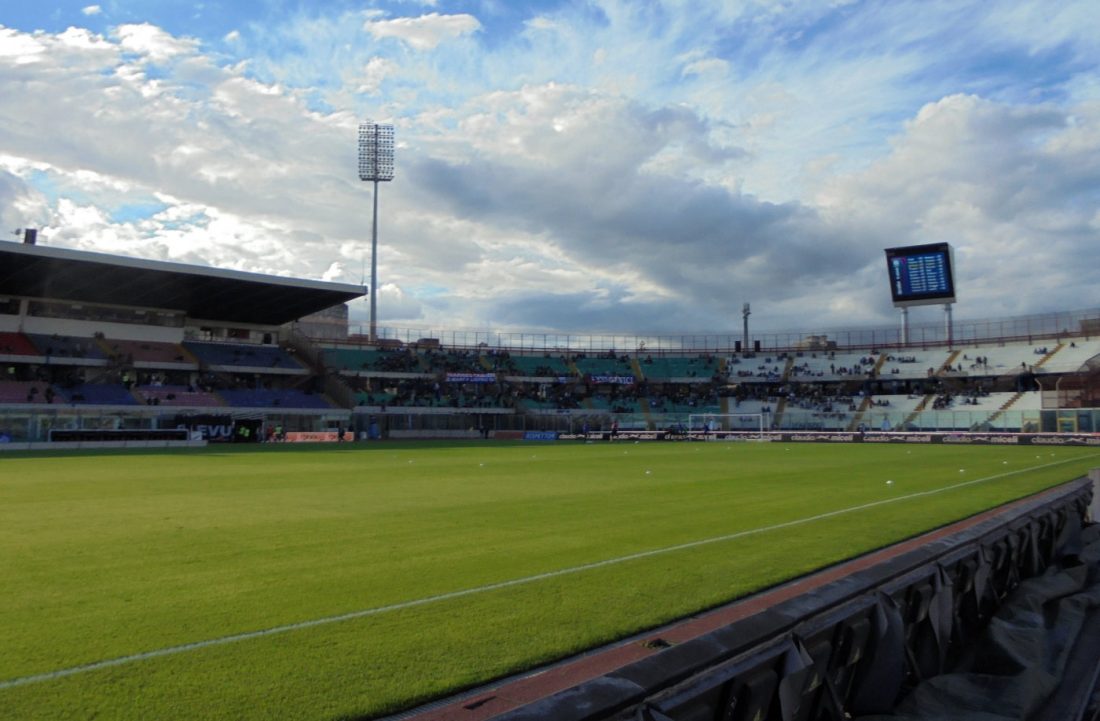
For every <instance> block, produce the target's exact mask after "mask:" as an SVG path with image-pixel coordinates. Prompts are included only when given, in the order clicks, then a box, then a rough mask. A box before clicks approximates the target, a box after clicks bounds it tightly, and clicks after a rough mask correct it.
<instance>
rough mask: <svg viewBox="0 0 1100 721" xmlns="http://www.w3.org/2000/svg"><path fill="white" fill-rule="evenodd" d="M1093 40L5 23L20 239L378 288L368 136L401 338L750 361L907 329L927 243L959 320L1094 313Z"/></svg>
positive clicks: (241, 10)
mask: <svg viewBox="0 0 1100 721" xmlns="http://www.w3.org/2000/svg"><path fill="white" fill-rule="evenodd" d="M1098 20H1100V9H1098V8H1097V6H1096V4H1095V2H1091V1H1090V2H1073V1H1070V2H1060V3H1048V2H996V1H983V2H966V1H959V0H955V1H952V2H937V1H934V0H933V1H929V0H909V1H907V0H889V1H886V0H878V1H863V2H861V1H859V0H832V1H821V2H804V1H799V2H795V1H793V0H762V1H760V2H721V3H717V2H716V3H699V2H687V1H686V0H650V1H648V2H637V1H631V2H628V1H626V0H590V1H586V2H585V1H572V0H561V1H559V2H511V1H508V0H466V1H463V2H449V1H448V0H397V1H393V2H352V1H350V0H349V1H343V2H324V3H305V2H285V1H275V0H272V1H270V2H201V3H186V2H167V1H164V2H149V1H147V0H146V1H142V2H136V1H130V0H117V1H114V2H101V3H97V4H93V3H87V2H85V3H65V2H62V3H59V2H49V1H48V0H47V1H46V2H39V3H33V4H32V3H14V4H11V3H9V4H6V5H4V6H0V83H3V87H5V89H6V90H7V91H6V92H5V93H3V94H2V95H0V219H2V220H3V222H5V223H7V224H8V226H9V227H11V228H15V227H22V226H31V225H37V226H39V227H41V228H42V231H41V233H40V238H41V241H40V242H45V243H49V244H54V245H58V246H63V247H74V248H82V249H88V250H98V251H104V252H112V253H120V254H125V255H133V256H139V257H153V258H162V259H170V260H177V261H182V262H188V263H197V264H202V265H213V266H219V267H232V268H238V269H245V270H252V271H256V272H264V273H274V274H279V275H292V276H298V277H306V278H324V279H329V280H339V281H344V282H356V283H358V282H361V281H362V280H363V269H364V267H365V266H368V265H369V261H368V254H369V232H370V214H369V212H370V188H369V186H367V185H366V184H363V183H360V182H358V181H357V180H356V177H355V127H356V123H357V122H358V121H359V120H362V119H366V118H373V119H378V120H384V121H388V122H393V123H394V124H395V125H396V128H397V139H398V149H397V175H396V178H395V180H394V181H393V182H392V183H388V184H385V185H384V186H383V187H382V189H381V195H380V207H381V217H380V251H379V293H380V297H379V311H380V312H379V315H380V318H379V321H380V323H381V324H383V325H390V326H394V327H402V328H416V327H426V328H447V327H451V328H466V329H481V328H493V329H499V330H526V329H530V330H554V331H566V332H586V331H593V332H637V333H647V332H666V333H676V332H708V331H709V332H727V331H736V330H737V329H738V328H739V326H740V313H739V309H740V307H741V304H742V303H743V302H745V301H751V302H752V304H753V322H754V325H755V326H756V327H758V328H760V329H762V330H764V329H775V330H778V329H792V328H793V329H804V330H807V331H813V330H816V329H820V328H835V327H842V326H848V325H862V324H888V323H893V322H895V320H896V311H894V310H893V309H892V307H891V306H890V296H889V292H888V288H887V286H886V282H885V273H884V270H885V264H884V262H883V255H882V250H883V248H886V247H891V246H895V245H905V244H910V243H924V242H936V241H949V242H951V243H952V244H953V245H954V247H955V249H956V265H957V269H958V274H959V287H960V296H959V303H958V305H957V307H956V311H955V312H956V317H959V318H980V317H988V316H1001V315H1009V314H1027V313H1039V312H1046V311H1052V310H1065V309H1075V308H1082V307H1093V306H1095V305H1097V303H1098V301H1100V294H1098V293H1097V292H1096V291H1095V289H1094V283H1093V278H1092V277H1091V275H1092V274H1090V273H1088V272H1083V269H1086V268H1093V267H1100V250H1098V249H1100V243H1097V232H1098V231H1100V211H1098V208H1100V171H1098V170H1097V168H1100V162H1097V161H1098V160H1100V80H1098V78H1097V75H1096V72H1095V68H1096V67H1098V66H1100V44H1098V43H1096V41H1095V30H1094V28H1095V26H1096V24H1097V21H1098ZM1037 269H1039V272H1037ZM366 313H367V304H366V303H365V302H363V303H357V304H355V305H353V307H352V315H353V318H354V319H356V320H365V318H366ZM921 313H924V314H926V315H928V317H929V319H933V318H934V317H935V311H934V309H923V310H918V311H914V314H915V315H917V316H919V314H921ZM914 320H920V318H919V317H917V318H915V319H914Z"/></svg>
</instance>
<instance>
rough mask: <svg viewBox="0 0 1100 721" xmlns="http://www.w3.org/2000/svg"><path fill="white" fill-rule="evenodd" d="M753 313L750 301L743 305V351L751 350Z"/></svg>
mask: <svg viewBox="0 0 1100 721" xmlns="http://www.w3.org/2000/svg"><path fill="white" fill-rule="evenodd" d="M751 314H752V310H751V309H750V307H749V304H748V303H745V304H744V305H743V306H741V322H742V323H743V324H744V328H743V330H744V333H743V334H742V336H741V351H742V352H744V353H748V352H749V316H750V315H751Z"/></svg>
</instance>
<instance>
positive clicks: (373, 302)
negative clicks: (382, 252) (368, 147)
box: [369, 180, 378, 343]
mask: <svg viewBox="0 0 1100 721" xmlns="http://www.w3.org/2000/svg"><path fill="white" fill-rule="evenodd" d="M377 288H378V180H375V181H374V212H373V213H372V214H371V223H370V335H369V338H370V342H371V343H376V342H377V341H378V294H377Z"/></svg>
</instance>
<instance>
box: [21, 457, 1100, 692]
mask: <svg viewBox="0 0 1100 721" xmlns="http://www.w3.org/2000/svg"><path fill="white" fill-rule="evenodd" d="M1097 455H1100V454H1093V455H1092V456H1077V457H1075V458H1066V459H1063V460H1060V461H1054V462H1051V463H1044V464H1041V465H1038V466H1031V467H1029V468H1021V469H1017V470H1013V471H1005V472H1004V473H998V474H996V475H993V476H986V477H985V478H978V479H975V480H972V481H964V482H962V483H955V484H952V485H950V486H944V487H943V488H936V489H933V490H930V491H918V492H916V493H910V494H907V495H904V496H897V497H894V498H884V499H882V500H879V501H871V502H870V503H862V504H860V505H858V506H851V507H849V508H841V509H838V510H835V511H826V512H825V513H818V514H816V515H813V516H807V517H805V518H798V519H795V520H793V521H784V522H783V523H776V524H773V525H771V526H761V527H760V528H750V529H748V530H745V531H737V532H736V533H728V534H726V535H723V536H714V537H713V538H704V539H702V540H698V541H689V542H687V543H680V544H677V545H675V546H666V547H664V548H654V549H651V550H649V551H640V552H638V553H630V554H627V555H625V556H618V557H616V558H607V559H604V560H602V561H594V562H592V563H585V564H582V565H580V566H572V567H569V568H561V569H558V570H557V571H547V572H546V573H538V574H535V575H533V576H524V577H522V578H513V579H511V580H509V581H500V582H498V583H490V584H487V585H484V586H475V587H473V588H466V589H462V590H460V591H450V592H448V593H440V594H437V595H435V596H425V597H424V598H416V599H413V600H411V601H402V602H400V603H393V604H390V605H388V606H376V607H374V608H367V609H363V610H360V611H351V612H349V613H341V614H338V615H335V616H324V617H322V618H315V619H312V620H309V621H300V622H298V623H288V624H286V625H283V626H272V627H271V628H265V629H261V630H258V631H246V632H244V633H235V634H231V635H229V636H221V637H219V638H211V639H207V640H205V641H194V642H192V643H184V644H180V645H178V646H168V647H165V648H158V649H155V650H153V651H143V652H141V653H135V654H130V655H128V656H119V657H117V658H111V659H106V660H103V661H95V662H93V663H87V664H83V665H80V666H72V667H70V668H63V669H59V670H57V671H47V672H46V673H39V674H34V675H31V676H22V677H19V678H13V679H8V680H6V681H0V691H3V690H5V689H9V688H16V687H18V686H27V685H30V684H35V683H42V682H44V681H54V680H57V679H60V678H65V677H67V676H76V675H79V674H84V673H89V672H91V671H99V670H102V669H105V668H113V667H115V666H125V665H127V664H131V663H136V662H138V661H147V660H149V659H153V658H160V657H162V656H175V655H176V654H180V653H186V652H187V651H197V650H199V649H202V648H209V647H211V646H224V645H226V644H230V643H237V642H238V641H248V640H251V639H254V638H263V637H264V636H276V635H279V634H283V633H289V632H290V631H298V630H301V629H305V628H313V627H315V626H327V625H329V624H332V623H340V622H342V621H351V620H353V619H357V618H366V617H368V616H379V615H382V614H384V613H390V612H392V611H402V610H405V609H407V608H415V607H417V606H425V605H427V604H430V603H438V602H439V601H449V600H451V599H454V598H462V597H464V596H473V595H475V594H479V593H485V592H488V591H496V590H499V589H502V588H511V587H513V586H523V585H526V584H528V583H534V582H535V581H544V580H546V579H548V578H557V577H559V576H567V575H570V574H573V573H580V572H582V571H590V570H592V569H594V568H603V567H605V566H612V565H615V564H618V563H625V562H627V561H636V560H638V559H640V558H650V557H652V556H659V555H663V554H665V553H673V552H675V551H683V550H686V549H689V548H698V547H700V546H706V545H710V544H712V543H722V542H724V541H732V540H735V539H738V538H745V537H746V536H754V535H756V534H758V533H766V532H768V531H777V530H780V529H783V528H790V527H792V526H800V525H803V524H806V523H813V522H814V521H820V520H823V519H825V518H832V517H834V516H841V515H844V514H847V513H853V512H855V511H864V510H867V509H868V508H874V507H876V506H884V505H887V504H890V503H897V502H899V501H907V500H910V499H913V498H921V497H924V496H933V495H936V494H938V493H943V492H945V491H953V490H955V489H958V488H965V487H966V486H972V485H975V484H977V483H986V482H988V481H994V480H997V479H998V478H1005V477H1007V476H1013V475H1016V474H1019V473H1027V472H1029V471H1037V470H1040V469H1043V468H1050V467H1053V466H1058V465H1062V464H1063V463H1069V462H1072V461H1079V460H1081V459H1082V458H1094V457H1096V456H1097Z"/></svg>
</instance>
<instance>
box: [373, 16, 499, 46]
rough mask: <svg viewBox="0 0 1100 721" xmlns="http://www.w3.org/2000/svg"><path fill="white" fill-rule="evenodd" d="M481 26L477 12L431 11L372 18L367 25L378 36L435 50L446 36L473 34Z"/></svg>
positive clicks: (448, 37)
mask: <svg viewBox="0 0 1100 721" xmlns="http://www.w3.org/2000/svg"><path fill="white" fill-rule="evenodd" d="M480 28H481V23H479V22H478V20H477V18H475V17H474V16H473V15H467V14H461V15H440V14H439V13H429V14H428V15H421V16H419V17H415V18H409V17H403V18H394V19H392V20H368V21H367V23H366V24H365V25H364V26H363V29H364V30H366V31H367V32H368V33H370V34H371V35H372V36H374V37H375V38H396V39H398V40H401V41H402V42H404V43H406V44H408V45H409V46H410V47H412V48H413V49H415V50H432V49H434V48H435V47H437V46H438V45H439V44H440V43H442V42H444V41H446V40H453V39H454V38H458V37H461V36H463V35H469V34H470V33H473V32H476V31H477V30H479V29H480Z"/></svg>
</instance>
